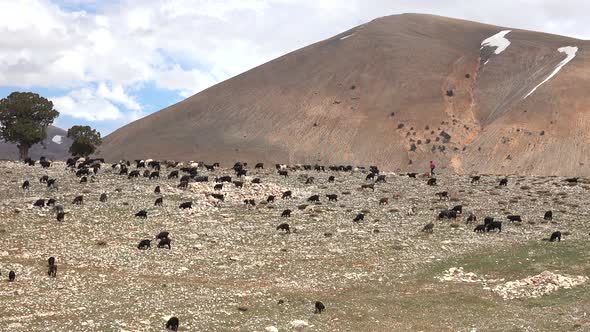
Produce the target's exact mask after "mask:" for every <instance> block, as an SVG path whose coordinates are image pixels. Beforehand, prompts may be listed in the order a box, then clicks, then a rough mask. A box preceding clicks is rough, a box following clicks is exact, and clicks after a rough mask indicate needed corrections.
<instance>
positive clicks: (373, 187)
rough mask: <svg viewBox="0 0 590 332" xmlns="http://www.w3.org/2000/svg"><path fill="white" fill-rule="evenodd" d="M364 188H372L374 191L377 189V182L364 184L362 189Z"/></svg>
mask: <svg viewBox="0 0 590 332" xmlns="http://www.w3.org/2000/svg"><path fill="white" fill-rule="evenodd" d="M364 189H371V190H373V191H375V184H373V183H371V184H362V185H361V190H364Z"/></svg>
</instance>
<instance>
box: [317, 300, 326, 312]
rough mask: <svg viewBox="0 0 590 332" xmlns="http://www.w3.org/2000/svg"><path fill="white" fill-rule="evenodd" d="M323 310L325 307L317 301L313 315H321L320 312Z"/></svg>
mask: <svg viewBox="0 0 590 332" xmlns="http://www.w3.org/2000/svg"><path fill="white" fill-rule="evenodd" d="M325 309H326V306H325V305H324V304H323V303H322V302H320V301H317V302H316V303H315V311H314V313H316V314H321V313H322V311H324V310H325Z"/></svg>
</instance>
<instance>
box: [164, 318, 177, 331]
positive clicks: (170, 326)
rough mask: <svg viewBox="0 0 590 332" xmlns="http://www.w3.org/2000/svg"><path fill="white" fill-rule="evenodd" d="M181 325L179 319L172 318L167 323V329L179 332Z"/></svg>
mask: <svg viewBox="0 0 590 332" xmlns="http://www.w3.org/2000/svg"><path fill="white" fill-rule="evenodd" d="M179 325H180V322H179V321H178V318H177V317H171V318H170V319H169V320H168V321H167V322H166V329H168V330H171V331H178V326H179Z"/></svg>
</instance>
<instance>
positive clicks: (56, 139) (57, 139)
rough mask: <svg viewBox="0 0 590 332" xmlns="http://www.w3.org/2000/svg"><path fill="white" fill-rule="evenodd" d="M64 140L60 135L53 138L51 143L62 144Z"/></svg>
mask: <svg viewBox="0 0 590 332" xmlns="http://www.w3.org/2000/svg"><path fill="white" fill-rule="evenodd" d="M62 138H63V137H62V136H60V135H55V136H53V138H52V139H51V141H52V142H53V143H56V144H61V143H62Z"/></svg>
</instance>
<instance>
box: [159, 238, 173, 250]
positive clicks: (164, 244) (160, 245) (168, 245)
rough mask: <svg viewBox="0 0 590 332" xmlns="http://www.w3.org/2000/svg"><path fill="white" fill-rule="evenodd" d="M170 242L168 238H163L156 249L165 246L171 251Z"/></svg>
mask: <svg viewBox="0 0 590 332" xmlns="http://www.w3.org/2000/svg"><path fill="white" fill-rule="evenodd" d="M171 244H172V240H170V239H169V238H168V237H166V238H163V239H161V240H160V242H158V248H165V247H166V246H167V247H168V249H172V246H171Z"/></svg>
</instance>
